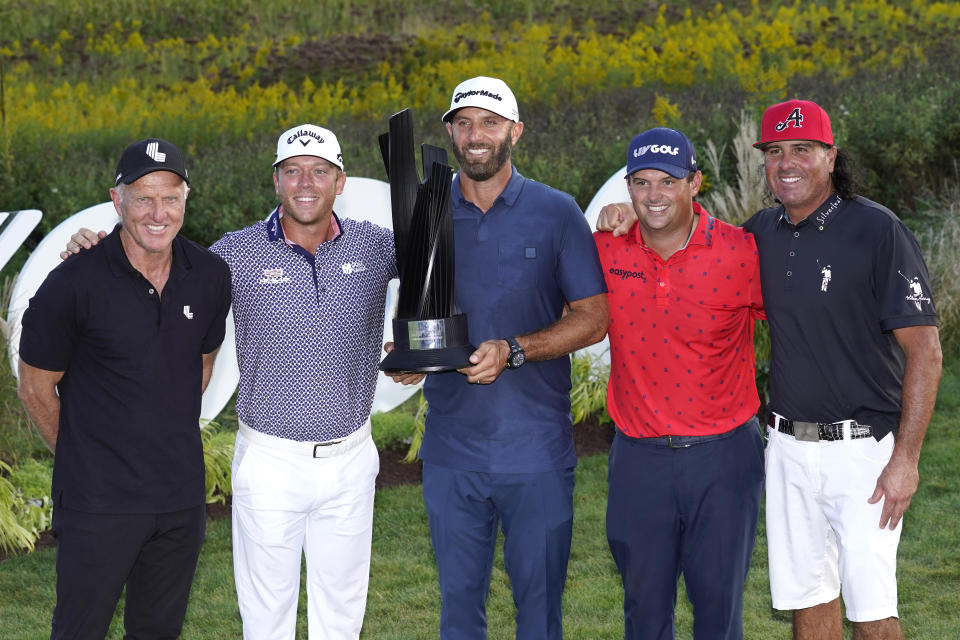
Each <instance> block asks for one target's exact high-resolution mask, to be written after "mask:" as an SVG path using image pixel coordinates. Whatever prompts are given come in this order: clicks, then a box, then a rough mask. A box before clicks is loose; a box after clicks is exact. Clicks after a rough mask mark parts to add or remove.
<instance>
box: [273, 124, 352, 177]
mask: <svg viewBox="0 0 960 640" xmlns="http://www.w3.org/2000/svg"><path fill="white" fill-rule="evenodd" d="M294 156H314V157H316V158H323V159H324V160H326V161H327V162H332V163H333V164H335V165H337V166H338V167H340V170H341V171H342V170H343V154H342V153H340V143H339V142H337V136H335V135H334V134H333V131H330V130H329V129H324V128H323V127H318V126H316V125H314V124H301V125H300V126H298V127H293V128H292V129H287V130H286V131H284V132H283V134H282V135H281V136H280V139H279V140H277V159H276V160H275V161H274V163H273V166H277V165H278V164H280V163H281V162H283V161H284V160H286V159H287V158H292V157H294Z"/></svg>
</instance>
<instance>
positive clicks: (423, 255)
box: [380, 109, 476, 373]
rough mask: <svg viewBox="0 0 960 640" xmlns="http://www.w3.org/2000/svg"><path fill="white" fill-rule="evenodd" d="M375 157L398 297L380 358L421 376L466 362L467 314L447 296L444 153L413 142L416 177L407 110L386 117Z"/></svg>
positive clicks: (384, 365)
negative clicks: (386, 187) (389, 215)
mask: <svg viewBox="0 0 960 640" xmlns="http://www.w3.org/2000/svg"><path fill="white" fill-rule="evenodd" d="M380 154H381V155H382V156H383V164H384V166H385V167H386V169H387V177H388V179H389V180H390V204H391V207H392V209H393V239H394V244H395V246H396V254H397V270H398V271H399V273H400V295H399V300H398V303H397V316H396V318H394V319H393V343H394V348H393V351H391V352H390V353H388V354H387V357H386V358H384V359H383V362H381V363H380V369H381V370H382V371H386V372H388V373H401V372H405V371H411V372H419V373H428V372H435V371H450V370H453V369H461V368H463V367H467V366H470V361H469V357H470V354H471V353H473V352H474V351H475V350H476V349H475V348H474V347H473V346H472V345H471V344H470V338H469V336H468V334H467V317H466V316H465V315H463V314H461V313H460V311H459V309H458V308H457V304H456V302H454V296H453V275H454V260H453V220H452V216H451V213H450V183H451V180H452V178H453V169H451V168H450V165H449V164H447V152H446V151H444V150H443V149H441V148H440V147H434V146H431V145H428V144H424V145H421V146H420V155H421V156H422V160H423V173H424V177H425V179H424V181H423V182H420V177H419V176H418V175H417V167H416V158H415V157H414V151H413V118H412V116H411V113H410V109H404V110H403V111H401V112H400V113H396V114H394V115H393V116H391V117H390V131H389V133H384V134H383V135H381V136H380Z"/></svg>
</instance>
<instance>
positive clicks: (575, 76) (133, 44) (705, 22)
mask: <svg viewBox="0 0 960 640" xmlns="http://www.w3.org/2000/svg"><path fill="white" fill-rule="evenodd" d="M958 25H960V4H958V3H949V2H932V3H931V2H919V1H918V0H913V1H912V2H910V3H894V2H890V1H889V0H855V1H851V2H844V1H842V0H840V1H837V2H836V3H834V4H831V5H825V4H810V3H806V2H799V1H798V2H794V3H793V4H785V5H781V6H778V7H775V8H773V9H770V8H767V7H766V6H764V5H762V4H761V3H760V2H759V1H757V0H754V2H753V3H752V5H751V6H750V8H749V10H748V11H745V12H740V11H738V10H727V9H725V8H724V7H723V6H722V5H720V4H717V5H716V6H715V7H714V8H713V9H711V10H708V11H705V12H692V11H690V10H689V9H688V10H687V11H686V12H685V14H684V15H683V17H682V18H681V19H678V20H676V19H675V20H671V19H669V18H668V17H667V11H666V9H665V7H661V8H660V11H659V12H658V13H657V15H656V17H655V18H654V19H653V20H650V21H646V22H638V23H637V24H632V25H624V27H623V31H622V32H620V33H609V32H598V31H596V30H595V29H593V28H592V26H591V25H590V23H588V24H587V26H586V28H585V29H584V28H581V29H579V30H574V29H573V28H572V27H571V26H570V25H569V24H547V23H533V24H529V23H523V24H521V23H516V24H515V25H514V28H512V29H509V30H503V29H497V28H494V26H493V24H492V23H491V22H490V19H489V15H483V16H481V18H480V21H479V22H474V23H470V24H462V25H459V26H455V27H453V28H449V27H447V28H443V29H440V28H429V29H424V30H423V32H422V33H420V34H419V35H418V36H417V37H416V38H414V39H412V40H409V41H408V43H407V44H406V45H405V47H404V48H403V53H402V54H400V55H396V56H391V57H390V58H389V59H385V60H383V61H382V62H381V63H380V64H377V65H375V66H374V67H373V68H359V69H352V68H346V69H344V70H343V72H342V73H339V74H338V73H337V69H336V68H334V69H323V73H322V74H320V75H322V76H323V77H322V78H321V77H319V76H316V77H311V73H310V71H309V70H307V71H297V70H296V69H294V68H292V67H290V65H287V67H288V68H286V69H278V68H277V67H276V61H277V60H284V61H288V62H289V61H299V57H300V55H302V54H304V53H305V52H308V51H309V50H310V48H311V47H315V46H318V45H319V44H322V42H320V41H318V40H317V39H315V38H310V37H307V36H301V35H296V34H292V35H290V34H288V35H285V36H284V37H283V38H280V39H279V40H277V41H273V40H270V39H266V38H264V39H260V40H258V41H252V40H251V31H250V27H249V25H248V24H244V25H243V28H241V29H239V30H237V31H236V32H235V33H233V34H231V35H221V36H219V37H218V36H216V35H214V34H213V33H209V34H208V35H207V36H206V37H205V38H191V39H186V40H185V39H184V38H182V37H179V36H177V35H175V34H170V35H169V36H168V37H163V38H159V39H153V40H147V39H145V38H144V37H143V35H142V33H141V28H142V26H143V25H142V24H141V23H140V22H138V21H135V20H132V21H129V22H128V23H127V24H124V23H122V22H120V21H116V22H113V23H112V24H110V25H109V26H105V27H101V28H98V29H95V28H94V26H93V25H92V24H90V23H87V24H85V25H84V26H82V27H80V26H78V28H77V29H76V30H75V31H74V32H69V31H66V30H61V31H60V32H59V33H57V34H56V35H54V36H52V37H51V39H50V42H41V41H39V40H36V39H34V40H32V41H31V42H30V43H29V45H27V46H26V47H24V46H23V45H22V44H21V43H20V42H18V41H12V42H10V43H9V44H8V45H6V46H4V47H3V48H0V61H2V62H3V71H4V75H5V78H4V82H5V87H6V90H5V97H4V105H3V106H4V113H5V121H4V123H3V125H4V126H3V129H2V135H3V136H5V137H6V138H7V139H8V140H9V141H11V142H12V144H13V147H14V148H16V147H18V146H19V141H20V140H21V138H22V137H23V136H26V137H28V138H30V139H31V140H38V139H40V140H45V141H47V142H48V143H49V144H52V145H61V146H65V145H69V144H70V139H71V136H72V135H75V134H82V133H84V132H91V131H99V130H109V131H110V133H111V135H112V136H114V137H117V138H128V137H130V136H132V135H140V134H142V133H144V132H146V131H149V130H151V129H156V128H157V126H158V125H159V126H160V127H162V128H163V129H164V130H174V131H178V132H182V134H183V135H184V137H185V138H186V137H188V136H189V138H190V139H193V140H197V141H198V142H200V141H203V140H209V139H211V136H212V135H214V134H215V135H217V136H220V137H222V136H223V135H227V136H232V137H234V138H236V139H243V138H247V137H249V135H250V132H251V130H261V129H271V130H272V129H275V128H276V126H277V123H278V122H280V121H282V122H291V121H295V120H305V119H308V120H313V121H318V122H324V121H326V120H329V119H331V118H334V117H338V116H344V115H349V116H354V117H359V118H364V119H371V118H373V119H379V118H384V117H385V116H386V115H388V114H390V113H393V112H395V111H398V110H399V109H402V108H404V107H408V106H409V107H413V108H414V109H426V110H430V111H437V112H439V111H442V110H443V109H444V108H445V106H446V105H447V101H448V99H449V92H450V90H451V88H452V87H454V86H455V85H456V84H457V83H459V82H460V81H461V80H463V79H464V78H467V77H470V76H472V75H478V74H485V75H496V76H500V77H502V78H504V79H505V80H506V81H507V82H508V84H510V85H511V86H512V87H513V88H514V90H515V92H516V93H517V94H518V95H520V96H522V101H523V102H534V101H537V102H543V103H546V104H560V103H565V102H576V101H579V100H582V99H584V97H586V96H589V95H591V94H593V93H596V92H601V91H609V90H615V89H618V88H624V87H630V86H648V85H649V86H653V87H656V88H657V90H658V91H661V90H662V92H664V95H665V94H666V92H667V91H669V89H670V88H671V87H687V86H691V85H694V84H696V83H708V84H709V83H719V84H720V85H721V86H734V87H739V88H740V89H742V90H743V91H744V92H745V93H746V94H748V95H750V96H752V99H753V100H755V101H756V102H757V103H764V102H769V101H771V100H775V99H781V98H784V97H785V91H786V87H787V86H788V83H790V82H791V80H792V79H795V78H803V77H812V76H814V75H816V74H830V75H831V76H832V77H835V78H843V77H848V76H850V75H852V74H854V73H856V72H858V71H862V70H864V69H872V68H883V69H890V68H895V67H900V66H903V65H907V64H910V63H911V61H917V60H923V59H924V56H925V52H926V51H927V50H928V49H929V48H932V47H936V46H937V45H938V43H940V42H941V41H942V40H943V39H945V38H951V37H953V38H955V37H956V36H957V33H958ZM348 67H349V65H348ZM298 74H299V75H298ZM663 100H664V102H663V103H662V104H661V103H659V102H658V106H657V109H659V110H660V111H659V112H658V113H659V115H657V114H655V117H656V119H657V120H662V119H664V118H665V117H667V116H668V115H670V114H669V113H668V111H669V109H670V108H671V107H670V106H669V101H667V100H666V98H664V99H663ZM674 108H675V107H674ZM674 116H675V114H674ZM194 136H199V138H195V137H194Z"/></svg>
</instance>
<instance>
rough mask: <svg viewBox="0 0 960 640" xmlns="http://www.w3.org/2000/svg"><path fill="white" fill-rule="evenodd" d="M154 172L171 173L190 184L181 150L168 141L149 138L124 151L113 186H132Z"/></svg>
mask: <svg viewBox="0 0 960 640" xmlns="http://www.w3.org/2000/svg"><path fill="white" fill-rule="evenodd" d="M154 171H169V172H171V173H175V174H177V175H178V176H180V177H181V178H183V179H184V180H185V181H186V182H188V183H189V182H190V181H189V180H187V167H186V165H184V163H183V154H182V153H180V149H177V148H176V147H175V146H174V145H173V144H171V143H169V142H167V141H166V140H161V139H159V138H147V139H146V140H141V141H140V142H134V143H133V144H131V145H130V146H129V147H127V148H126V149H124V150H123V155H121V156H120V162H118V163H117V177H116V179H115V180H114V182H113V184H114V185H118V184H120V183H121V182H122V183H123V184H130V183H131V182H134V181H135V180H139V179H140V178H142V177H143V176H145V175H147V174H148V173H153V172H154Z"/></svg>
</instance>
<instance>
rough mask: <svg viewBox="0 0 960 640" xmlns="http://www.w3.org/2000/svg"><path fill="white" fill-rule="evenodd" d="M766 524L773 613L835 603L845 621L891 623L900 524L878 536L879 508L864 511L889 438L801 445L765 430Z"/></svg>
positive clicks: (886, 454)
mask: <svg viewBox="0 0 960 640" xmlns="http://www.w3.org/2000/svg"><path fill="white" fill-rule="evenodd" d="M768 434H769V436H770V439H769V441H768V442H767V448H766V464H767V480H766V492H767V503H766V523H767V549H768V555H769V561H770V592H771V595H772V596H773V607H774V608H775V609H805V608H807V607H812V606H814V605H818V604H823V603H826V602H831V601H832V600H835V599H836V598H837V596H838V595H839V594H840V593H841V585H842V586H843V603H844V605H845V606H846V612H847V618H849V619H850V620H851V621H853V622H869V621H873V620H883V619H885V618H889V617H897V545H898V543H899V542H900V531H901V529H902V527H903V520H901V521H900V523H899V524H898V525H897V527H896V528H895V529H894V530H893V531H891V530H890V529H887V528H883V529H881V528H880V512H881V511H882V509H883V500H881V501H880V502H878V503H877V504H869V503H867V499H868V498H869V497H870V496H871V495H872V494H873V490H874V488H875V487H876V484H877V478H878V477H879V476H880V472H881V471H882V470H883V468H884V467H885V466H886V464H887V462H889V460H890V454H891V453H892V452H893V444H894V442H893V434H892V433H890V434H887V435H886V437H884V438H883V439H882V440H881V441H880V442H877V441H876V440H875V439H874V438H860V439H856V440H836V441H832V442H802V441H799V440H796V439H794V437H793V436H791V435H785V434H783V433H779V432H777V431H773V430H769V431H768Z"/></svg>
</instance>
